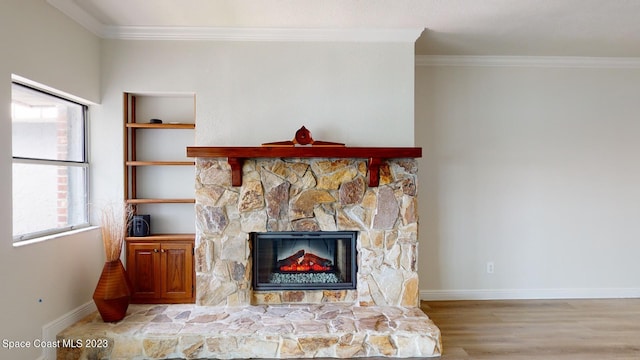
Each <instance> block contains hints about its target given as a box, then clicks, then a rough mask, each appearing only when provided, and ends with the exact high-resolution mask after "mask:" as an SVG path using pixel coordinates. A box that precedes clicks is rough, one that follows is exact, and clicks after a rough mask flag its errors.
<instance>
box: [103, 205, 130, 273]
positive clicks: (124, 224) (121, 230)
mask: <svg viewBox="0 0 640 360" xmlns="http://www.w3.org/2000/svg"><path fill="white" fill-rule="evenodd" d="M101 215H102V217H101V231H102V243H103V244H104V250H105V254H106V256H107V261H116V260H118V259H119V258H120V253H121V252H122V244H123V243H124V239H125V237H126V236H127V230H128V227H129V222H130V221H131V217H132V216H133V211H132V209H131V206H129V205H126V204H121V203H120V204H109V205H107V206H105V207H103V208H102V209H101Z"/></svg>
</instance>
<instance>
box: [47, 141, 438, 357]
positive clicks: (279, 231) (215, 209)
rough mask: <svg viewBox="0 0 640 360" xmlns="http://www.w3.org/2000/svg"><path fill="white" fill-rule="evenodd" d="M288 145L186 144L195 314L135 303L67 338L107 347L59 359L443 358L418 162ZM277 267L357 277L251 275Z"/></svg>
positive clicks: (184, 308) (368, 151) (63, 352)
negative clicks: (426, 270)
mask: <svg viewBox="0 0 640 360" xmlns="http://www.w3.org/2000/svg"><path fill="white" fill-rule="evenodd" d="M190 149H191V150H190ZM193 149H196V150H193ZM197 149H204V150H202V151H203V152H199V150H197ZM218 149H222V150H221V151H222V153H224V154H227V155H226V156H225V155H221V153H220V152H219V151H218ZM238 149H240V150H238ZM277 149H279V148H277V147H275V148H249V149H247V148H231V149H230V148H188V149H187V153H188V154H190V156H193V157H196V205H195V206H196V248H195V258H196V259H195V264H196V265H195V271H196V282H197V286H196V293H197V300H196V304H195V305H194V304H179V305H137V304H136V305H132V306H131V307H130V309H129V314H128V316H127V317H126V318H125V319H124V320H123V322H122V323H119V324H108V323H104V322H102V320H101V319H100V318H99V315H94V316H90V317H88V318H87V319H86V320H84V321H82V322H80V323H78V324H76V325H74V326H72V327H70V328H68V329H67V330H65V331H64V332H62V333H61V334H59V335H58V339H59V340H61V341H62V340H64V339H72V340H74V341H77V339H84V338H86V337H87V334H90V336H91V337H90V338H91V339H94V340H95V339H98V338H99V339H105V340H107V341H108V342H109V344H110V346H109V348H108V349H92V348H66V349H60V350H59V351H58V358H59V359H66V358H94V357H95V358H98V357H99V358H111V359H120V358H123V359H125V358H126V359H133V360H139V359H154V360H159V359H237V358H241V359H244V358H265V359H267V358H283V359H300V358H363V357H375V358H379V357H397V358H423V357H432V356H439V355H440V354H441V353H442V344H441V335H440V330H439V329H438V328H437V327H436V326H435V325H434V324H433V322H432V321H431V320H430V319H429V318H428V317H427V316H426V315H425V314H424V313H423V312H422V311H421V310H420V308H419V307H418V304H419V298H418V273H417V246H418V236H417V228H418V227H417V223H418V216H417V196H418V186H417V163H416V161H415V160H414V159H413V158H414V157H418V156H419V154H416V153H415V152H413V151H409V152H408V153H407V152H404V150H397V149H394V148H386V149H380V148H344V149H343V148H329V150H324V149H323V148H318V149H311V150H309V149H305V148H301V149H293V148H286V150H277ZM389 149H391V151H389ZM412 149H413V148H412ZM249 154H254V155H255V154H257V155H259V156H254V155H252V156H248V155H249ZM292 154H299V155H300V156H298V157H296V156H291V155H292ZM354 154H355V155H354ZM399 154H401V155H406V156H394V155H399ZM240 155H241V156H240ZM265 155H268V156H265ZM352 155H354V156H352ZM383 155H386V156H383ZM347 156H348V157H347ZM375 156H378V157H379V158H378V157H375ZM381 158H384V159H385V160H383V161H381ZM349 234H351V235H349ZM315 235H318V236H320V237H324V240H323V241H322V242H320V243H315V242H314V240H311V237H313V236H315ZM262 237H264V238H265V239H267V241H266V242H265V244H266V246H267V249H266V250H264V249H263V250H262V251H260V249H259V248H260V247H261V246H263V245H264V244H259V242H261V241H262V240H260V239H258V238H262ZM332 239H333V240H332ZM289 240H292V241H289ZM293 240H295V241H293ZM334 240H335V241H334ZM350 241H355V243H351V242H350ZM292 244H295V245H292ZM349 251H351V252H352V253H351V254H349ZM308 254H309V255H308ZM307 255H308V256H307ZM254 257H259V259H254ZM349 259H351V260H349ZM254 260H257V261H255V262H254ZM265 261H266V263H267V264H268V266H267V268H268V269H269V271H271V272H273V269H274V266H275V267H277V268H278V269H281V267H283V266H284V267H285V268H284V270H287V271H289V270H288V269H293V270H291V271H294V272H304V271H303V270H304V269H305V268H304V266H313V265H320V266H322V267H319V268H318V270H317V272H320V273H330V272H334V275H336V277H339V278H341V277H342V274H343V273H344V271H345V270H346V269H345V267H346V268H351V270H353V271H354V272H355V275H352V277H354V278H352V279H346V278H345V279H344V280H345V281H344V283H345V284H348V285H344V286H338V287H333V286H330V285H328V284H326V285H323V284H320V283H321V281H317V280H315V282H316V284H314V286H312V287H306V286H301V284H298V285H297V286H284V287H281V286H255V285H256V279H255V278H254V275H253V273H254V272H253V268H254V267H261V266H263V265H261V264H262V263H263V262H265ZM354 261H355V263H356V264H353V262H354ZM349 262H351V263H352V264H349ZM274 263H275V265H274ZM298 265H299V266H303V268H302V269H300V268H298V267H297V266H298ZM350 265H354V266H350ZM336 267H341V268H340V269H336ZM284 270H283V271H284ZM287 275H289V274H288V273H287ZM258 276H260V275H258ZM258 282H259V281H258ZM298 282H301V281H298ZM266 283H267V284H271V285H273V282H270V281H266ZM68 341H71V340H68ZM73 343H75V342H73ZM98 351H99V353H98ZM105 354H106V355H105Z"/></svg>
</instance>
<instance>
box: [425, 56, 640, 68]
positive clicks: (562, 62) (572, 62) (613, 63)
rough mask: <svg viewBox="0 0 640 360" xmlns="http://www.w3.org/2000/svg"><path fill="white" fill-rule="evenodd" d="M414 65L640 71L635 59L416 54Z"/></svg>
mask: <svg viewBox="0 0 640 360" xmlns="http://www.w3.org/2000/svg"><path fill="white" fill-rule="evenodd" d="M415 63H416V66H476V67H538V68H609V69H640V58H635V57H628V58H627V57H580V56H446V55H417V56H416V60H415Z"/></svg>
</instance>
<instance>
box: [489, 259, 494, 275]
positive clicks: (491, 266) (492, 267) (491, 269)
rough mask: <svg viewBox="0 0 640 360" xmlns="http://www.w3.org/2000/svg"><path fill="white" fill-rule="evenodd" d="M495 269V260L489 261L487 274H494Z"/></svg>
mask: <svg viewBox="0 0 640 360" xmlns="http://www.w3.org/2000/svg"><path fill="white" fill-rule="evenodd" d="M494 270H495V269H494V264H493V261H489V262H488V263H487V274H493V271H494Z"/></svg>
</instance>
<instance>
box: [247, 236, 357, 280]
mask: <svg viewBox="0 0 640 360" xmlns="http://www.w3.org/2000/svg"><path fill="white" fill-rule="evenodd" d="M356 238H357V232H355V231H317V232H264V233H252V234H251V242H252V249H253V250H252V254H253V288H254V290H332V289H355V288H356V271H357V270H356Z"/></svg>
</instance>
